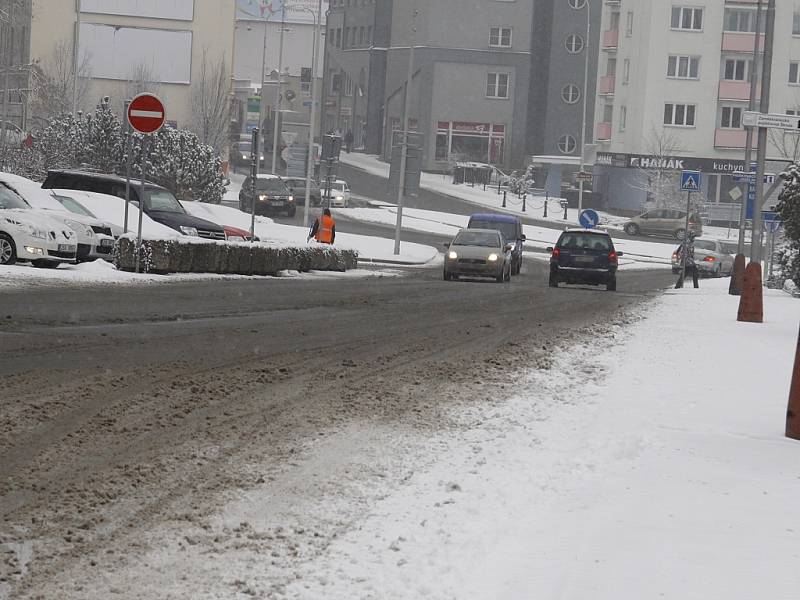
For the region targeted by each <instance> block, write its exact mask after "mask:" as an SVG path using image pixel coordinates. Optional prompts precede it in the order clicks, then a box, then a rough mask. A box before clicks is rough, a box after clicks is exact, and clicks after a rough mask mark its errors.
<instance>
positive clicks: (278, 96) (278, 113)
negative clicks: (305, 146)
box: [272, 0, 313, 174]
mask: <svg viewBox="0 0 800 600" xmlns="http://www.w3.org/2000/svg"><path fill="white" fill-rule="evenodd" d="M284 29H286V2H285V0H284V2H282V3H281V35H280V42H279V49H278V84H277V86H276V88H275V122H274V123H273V125H272V129H273V135H272V173H273V174H277V168H278V166H277V165H278V140H280V138H281V133H282V132H281V131H279V130H278V128H279V125H278V124H279V123H281V106H282V105H283V102H282V100H281V96H282V92H283V90H282V89H281V87H282V83H281V77H283V31H284ZM312 76H313V74H312ZM280 128H281V129H283V124H282V123H281V125H280Z"/></svg>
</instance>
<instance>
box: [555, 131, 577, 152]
mask: <svg viewBox="0 0 800 600" xmlns="http://www.w3.org/2000/svg"><path fill="white" fill-rule="evenodd" d="M577 147H578V142H576V141H575V136H573V135H570V134H566V135H562V136H561V137H560V138H558V151H559V152H561V154H572V153H573V152H575V149H576V148H577Z"/></svg>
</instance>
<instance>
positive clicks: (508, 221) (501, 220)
mask: <svg viewBox="0 0 800 600" xmlns="http://www.w3.org/2000/svg"><path fill="white" fill-rule="evenodd" d="M467 227H468V228H469V229H494V230H496V231H499V232H501V233H502V234H503V237H504V238H505V239H506V242H507V243H509V244H511V245H513V246H514V248H513V249H512V250H511V274H512V275H519V272H520V270H521V269H522V244H523V242H525V234H524V233H522V221H520V219H519V217H515V216H514V215H500V214H494V213H476V214H474V215H472V216H471V217H470V218H469V223H468V224H467Z"/></svg>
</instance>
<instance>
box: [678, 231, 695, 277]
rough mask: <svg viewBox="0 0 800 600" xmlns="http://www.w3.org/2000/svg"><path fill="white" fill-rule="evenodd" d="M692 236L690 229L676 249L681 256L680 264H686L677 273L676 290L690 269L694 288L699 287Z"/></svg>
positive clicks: (693, 235)
mask: <svg viewBox="0 0 800 600" xmlns="http://www.w3.org/2000/svg"><path fill="white" fill-rule="evenodd" d="M694 237H695V234H694V232H692V231H690V232H689V233H688V234H687V235H686V238H685V239H684V240H683V242H682V243H681V245H680V246H678V249H677V250H676V252H677V253H678V256H680V257H681V260H682V264H685V265H686V268H685V269H681V271H680V274H679V275H678V282H677V283H676V284H675V289H676V290H677V289H680V288H682V287H683V280H684V278H685V277H686V275H687V274H688V273H689V272H690V271H691V273H692V282H693V283H694V287H695V289H696V288H699V287H700V281H699V279H700V273H699V271H698V269H697V263H695V261H694ZM684 253H685V256H684Z"/></svg>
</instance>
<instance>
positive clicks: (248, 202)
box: [239, 173, 297, 217]
mask: <svg viewBox="0 0 800 600" xmlns="http://www.w3.org/2000/svg"><path fill="white" fill-rule="evenodd" d="M256 194H257V195H258V199H257V201H256V214H257V215H264V216H267V215H273V214H275V213H279V212H283V213H286V215H287V216H289V217H293V216H294V215H295V213H296V212H297V205H296V204H295V199H294V195H292V193H291V192H290V191H289V188H287V187H286V184H285V183H284V182H283V179H281V178H280V177H278V176H277V175H270V174H268V173H260V174H259V175H258V178H257V179H256ZM252 207H253V178H252V177H250V176H248V177H246V178H245V180H244V183H243V184H242V189H241V190H240V191H239V210H241V211H242V212H246V213H249V212H250V211H251V210H252Z"/></svg>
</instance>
